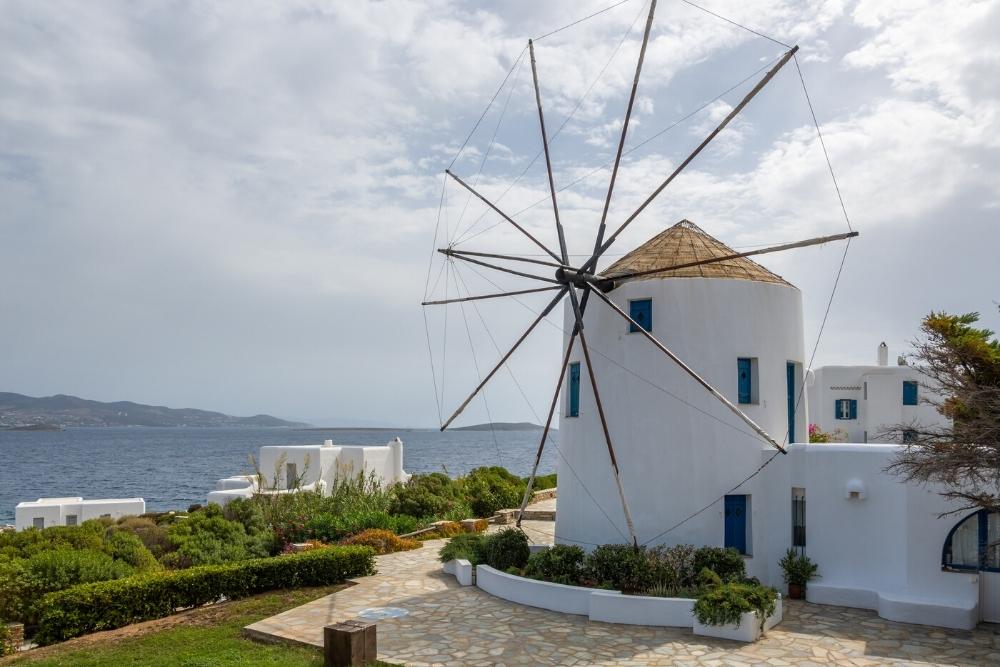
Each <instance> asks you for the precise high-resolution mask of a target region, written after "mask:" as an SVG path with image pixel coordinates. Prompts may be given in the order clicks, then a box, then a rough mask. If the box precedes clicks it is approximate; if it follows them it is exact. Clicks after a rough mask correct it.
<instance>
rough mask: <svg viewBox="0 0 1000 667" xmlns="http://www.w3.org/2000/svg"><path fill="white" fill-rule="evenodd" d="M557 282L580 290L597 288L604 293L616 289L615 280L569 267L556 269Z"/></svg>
mask: <svg viewBox="0 0 1000 667" xmlns="http://www.w3.org/2000/svg"><path fill="white" fill-rule="evenodd" d="M556 280H558V281H559V282H560V283H562V284H563V285H567V286H568V285H572V286H573V287H577V288H580V289H582V288H584V287H587V286H590V287H596V288H597V289H599V290H601V291H602V292H610V291H611V290H613V289H614V288H615V283H614V281H613V280H610V279H608V278H605V277H604V276H599V275H596V274H593V273H588V272H587V271H582V270H580V269H574V268H572V267H569V266H560V267H559V268H558V269H556Z"/></svg>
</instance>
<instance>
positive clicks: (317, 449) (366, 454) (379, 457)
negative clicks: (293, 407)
mask: <svg viewBox="0 0 1000 667" xmlns="http://www.w3.org/2000/svg"><path fill="white" fill-rule="evenodd" d="M257 465H258V469H259V477H258V475H257V474H254V475H238V476H234V477H227V478H225V479H220V480H219V481H218V482H216V485H215V490H213V491H210V492H209V494H208V498H207V501H208V502H209V503H218V504H220V505H225V504H226V503H227V502H229V501H230V500H232V499H234V498H249V497H250V496H252V495H253V494H255V493H292V492H295V491H305V490H315V491H319V492H321V493H325V492H327V490H328V489H330V488H331V487H332V485H333V483H334V481H335V480H336V479H337V478H341V479H343V478H345V477H354V476H357V475H358V474H364V475H374V476H376V477H377V478H378V479H379V480H380V481H381V482H382V483H383V484H386V485H388V484H395V483H396V482H405V481H406V480H408V479H409V478H410V476H409V475H408V474H407V473H406V471H404V470H403V441H402V440H400V439H399V438H396V439H394V440H393V441H391V442H389V443H387V444H385V445H376V446H368V445H365V446H351V445H334V444H333V441H332V440H326V441H325V442H324V443H323V444H322V445H268V446H265V447H261V448H260V456H259V457H258V460H257Z"/></svg>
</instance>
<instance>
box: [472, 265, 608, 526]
mask: <svg viewBox="0 0 1000 667" xmlns="http://www.w3.org/2000/svg"><path fill="white" fill-rule="evenodd" d="M469 268H471V269H473V271H474V272H475V273H477V274H479V272H478V271H475V269H474V268H473V267H471V266H470V267H469ZM455 272H456V275H458V277H459V280H461V282H462V285H463V286H464V287H465V291H466V293H467V294H468V293H469V286H468V284H467V283H466V282H465V278H464V277H462V275H461V272H460V271H459V269H458V266H457V265H456V266H455ZM479 275H482V274H479ZM489 282H492V281H489ZM457 288H458V286H457V285H456V289H457ZM515 300H517V299H515ZM472 305H473V307H474V308H475V310H476V314H477V315H478V316H479V321H480V322H482V325H483V329H484V330H485V331H486V335H487V336H489V339H490V342H492V343H493V347H494V348H496V351H497V354H503V351H502V350H501V349H500V346H499V345H497V341H496V339H495V338H494V337H493V332H492V331H490V329H489V327H488V326H487V324H486V318H484V317H483V314H482V312H481V311H480V310H479V306H478V305H477V304H476V303H475V302H472ZM522 305H523V304H522ZM529 310H530V309H529ZM546 322H548V320H546ZM504 368H505V369H506V370H507V373H508V374H509V375H510V379H511V380H513V381H514V385H515V386H516V387H517V390H518V392H520V394H521V398H523V399H524V402H525V404H526V405H527V406H528V409H529V410H530V411H531V414H532V415H533V416H534V418H535V422H536V423H539V424H540V423H541V421H542V420H541V418H540V417H539V416H538V412H537V411H536V410H535V406H534V405H532V403H531V401H530V400H529V399H528V395H527V394H526V393H525V391H524V387H522V386H521V383H520V382H519V381H518V379H517V376H516V375H514V369H513V368H511V367H510V364H509V363H505V364H504ZM545 441H546V443H548V444H550V445H552V446H553V447H554V448H555V450H556V453H557V454H558V455H559V458H560V459H562V461H563V463H565V464H566V467H567V468H568V469H569V471H570V473H571V474H572V475H573V477H574V478H576V481H577V482H578V483H579V484H580V487H581V488H582V489H583V491H584V493H586V494H587V496H588V497H589V498H590V500H591V501H592V502H593V503H594V506H595V507H597V509H598V510H599V511H600V512H601V514H603V515H604V518H605V519H607V520H608V523H610V524H611V527H612V528H614V529H615V530H616V531H618V534H619V535H621V537H622V539H623V540H626V541H628V538H627V537H626V535H625V533H623V532H622V530H621V528H619V527H618V524H616V523H615V522H614V520H613V519H612V518H611V517H610V516H609V515H608V513H607V511H606V510H605V509H604V508H603V507H602V506H601V504H600V503H599V502H597V498H595V497H594V495H593V494H592V493H591V492H590V489H588V488H587V485H586V484H584V483H583V480H582V479H580V476H579V475H578V474H577V473H576V470H575V469H574V468H573V465H572V464H571V463H570V462H569V460H568V459H567V458H566V457H565V456H564V455H563V453H562V450H561V449H559V445H558V444H557V443H556V441H555V440H554V439H553V438H552V433H551V431H550V432H549V433H548V434H547V435H546V440H545ZM556 537H558V535H557V536H556ZM594 546H596V545H594Z"/></svg>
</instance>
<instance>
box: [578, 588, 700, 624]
mask: <svg viewBox="0 0 1000 667" xmlns="http://www.w3.org/2000/svg"><path fill="white" fill-rule="evenodd" d="M693 611H694V600H692V599H691V598H661V597H651V596H644V595H620V594H618V593H612V594H609V593H608V592H607V591H594V592H593V593H591V594H590V620H592V621H604V622H605V623H624V624H626V625H655V626H659V627H667V628H690V627H691V624H692V623H694V616H693Z"/></svg>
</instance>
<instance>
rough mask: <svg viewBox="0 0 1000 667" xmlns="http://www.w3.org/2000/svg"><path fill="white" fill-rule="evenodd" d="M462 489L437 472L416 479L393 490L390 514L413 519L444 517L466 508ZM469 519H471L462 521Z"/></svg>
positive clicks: (396, 486) (418, 476)
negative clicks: (419, 517)
mask: <svg viewBox="0 0 1000 667" xmlns="http://www.w3.org/2000/svg"><path fill="white" fill-rule="evenodd" d="M463 501H464V499H463V497H462V489H461V487H460V485H459V484H457V483H456V482H455V481H454V480H452V479H451V478H450V477H448V476H447V475H445V474H443V473H440V472H433V473H430V474H427V475H413V476H412V477H410V480H409V481H408V482H406V484H396V485H395V486H393V487H392V500H391V501H390V502H389V508H388V509H389V512H390V513H392V514H407V515H409V516H434V517H437V516H444V515H445V514H447V513H448V512H450V511H451V510H453V509H454V508H455V506H456V505H459V504H461V505H464V502H463ZM462 518H463V519H464V518H467V517H462Z"/></svg>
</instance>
